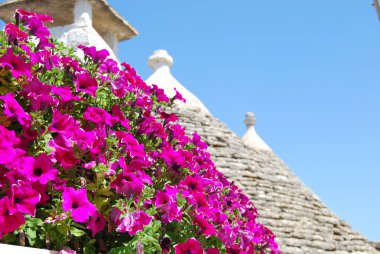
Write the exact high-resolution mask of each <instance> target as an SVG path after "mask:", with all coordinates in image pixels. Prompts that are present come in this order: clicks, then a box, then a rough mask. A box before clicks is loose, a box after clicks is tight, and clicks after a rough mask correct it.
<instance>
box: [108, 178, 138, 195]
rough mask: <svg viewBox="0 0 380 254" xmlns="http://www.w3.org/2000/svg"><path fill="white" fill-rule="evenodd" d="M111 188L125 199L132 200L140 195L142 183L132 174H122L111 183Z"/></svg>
mask: <svg viewBox="0 0 380 254" xmlns="http://www.w3.org/2000/svg"><path fill="white" fill-rule="evenodd" d="M111 188H113V189H116V193H118V194H122V195H124V196H125V197H126V198H133V197H136V196H139V195H140V194H141V192H142V190H143V188H144V183H143V182H142V181H141V180H140V179H139V178H137V177H136V176H135V175H134V174H133V173H126V172H122V173H120V174H119V175H118V176H117V177H116V179H115V180H113V181H112V182H111Z"/></svg>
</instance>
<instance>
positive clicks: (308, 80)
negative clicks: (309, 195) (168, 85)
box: [109, 0, 380, 241]
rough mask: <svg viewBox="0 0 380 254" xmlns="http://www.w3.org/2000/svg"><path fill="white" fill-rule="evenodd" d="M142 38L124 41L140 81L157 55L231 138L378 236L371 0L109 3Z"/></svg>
mask: <svg viewBox="0 0 380 254" xmlns="http://www.w3.org/2000/svg"><path fill="white" fill-rule="evenodd" d="M109 2H110V3H111V5H112V6H113V7H114V8H115V9H116V10H117V11H118V12H119V13H120V14H121V15H122V16H124V17H125V18H126V19H127V20H128V21H129V22H130V23H131V24H132V25H134V26H135V27H136V28H137V30H138V31H139V32H140V35H139V36H137V37H135V38H134V39H132V40H131V41H126V42H123V43H121V44H120V46H119V56H120V58H121V60H123V61H127V62H128V63H130V64H132V65H133V66H134V67H135V68H136V69H137V71H138V72H139V73H140V74H141V76H142V77H143V78H147V77H148V76H149V75H150V74H151V70H150V69H149V68H148V67H147V64H146V62H147V58H148V57H149V56H150V54H151V53H152V52H153V51H154V50H156V49H167V50H168V51H169V53H170V54H171V55H172V56H173V57H174V66H173V68H172V73H173V74H174V75H175V77H176V78H177V79H178V80H179V81H180V82H181V83H182V84H183V85H184V86H186V87H187V88H188V89H189V90H191V91H192V92H193V93H194V94H195V95H197V96H198V97H199V98H200V99H201V100H202V101H203V102H204V104H205V105H206V106H207V107H208V109H209V110H210V111H211V112H212V113H213V114H214V115H215V116H216V117H218V118H219V119H221V120H222V121H223V122H225V123H226V124H227V125H228V126H229V127H230V128H231V129H232V130H233V131H234V132H236V133H237V134H238V135H242V134H243V133H244V131H245V126H244V124H243V119H244V114H245V112H247V111H253V112H254V113H255V115H256V118H257V127H256V129H257V131H258V133H259V134H260V136H261V137H262V138H263V139H264V140H265V141H266V142H267V144H268V145H270V146H271V147H272V149H273V150H274V151H275V152H276V153H277V154H278V155H279V156H280V157H281V158H282V159H283V160H284V161H285V162H286V163H287V164H288V165H289V166H290V167H291V168H292V169H293V170H294V171H295V173H296V174H297V175H298V176H299V177H300V178H301V179H302V180H303V181H304V182H305V183H306V184H307V185H308V186H310V188H311V189H312V190H313V191H314V192H315V193H316V194H317V195H318V196H319V197H320V198H321V199H322V200H323V202H325V203H326V204H327V206H328V207H330V208H331V209H332V210H333V211H334V212H335V213H336V214H337V215H338V216H339V217H341V218H342V219H344V220H346V221H348V222H349V223H350V224H351V225H352V226H353V228H354V229H355V230H357V231H359V232H361V233H363V234H364V235H366V236H367V237H368V238H369V239H371V240H378V241H380V217H379V214H380V182H379V179H380V128H379V126H380V77H379V70H380V61H379V60H380V54H379V52H380V51H379V48H380V43H379V42H380V22H378V20H377V17H376V13H375V10H374V9H373V7H372V6H371V2H372V1H371V0H362V1H353V0H352V1H347V0H345V1H343V0H335V1H331V0H320V1H304V0H293V1H258V0H236V1H227V0H222V1H216V0H209V1H204V0H203V1H200V0H193V1H178V0H162V1H144V0H128V1H124V0H109Z"/></svg>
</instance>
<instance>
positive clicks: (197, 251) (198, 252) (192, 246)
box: [174, 238, 204, 254]
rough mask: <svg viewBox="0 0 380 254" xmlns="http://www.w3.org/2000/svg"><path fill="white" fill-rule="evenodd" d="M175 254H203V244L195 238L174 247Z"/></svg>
mask: <svg viewBox="0 0 380 254" xmlns="http://www.w3.org/2000/svg"><path fill="white" fill-rule="evenodd" d="M174 251H175V254H203V253H204V250H203V249H202V247H201V244H200V243H199V242H198V241H197V240H195V239H194V238H190V239H188V240H187V241H186V242H184V243H179V244H176V245H174Z"/></svg>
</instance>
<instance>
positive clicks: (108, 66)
mask: <svg viewBox="0 0 380 254" xmlns="http://www.w3.org/2000/svg"><path fill="white" fill-rule="evenodd" d="M99 70H100V71H102V72H105V73H113V74H117V73H118V71H119V67H118V66H117V62H116V61H115V60H113V59H107V60H105V61H104V62H103V63H102V64H101V65H100V66H99Z"/></svg>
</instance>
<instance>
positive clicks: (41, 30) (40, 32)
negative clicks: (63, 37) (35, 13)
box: [28, 17, 50, 40]
mask: <svg viewBox="0 0 380 254" xmlns="http://www.w3.org/2000/svg"><path fill="white" fill-rule="evenodd" d="M28 28H29V34H30V35H34V36H36V37H38V38H39V39H40V40H41V39H43V38H45V37H47V36H49V35H50V32H49V30H48V28H47V27H46V26H45V25H44V22H43V21H42V20H41V19H39V18H36V17H30V18H29V21H28Z"/></svg>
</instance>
